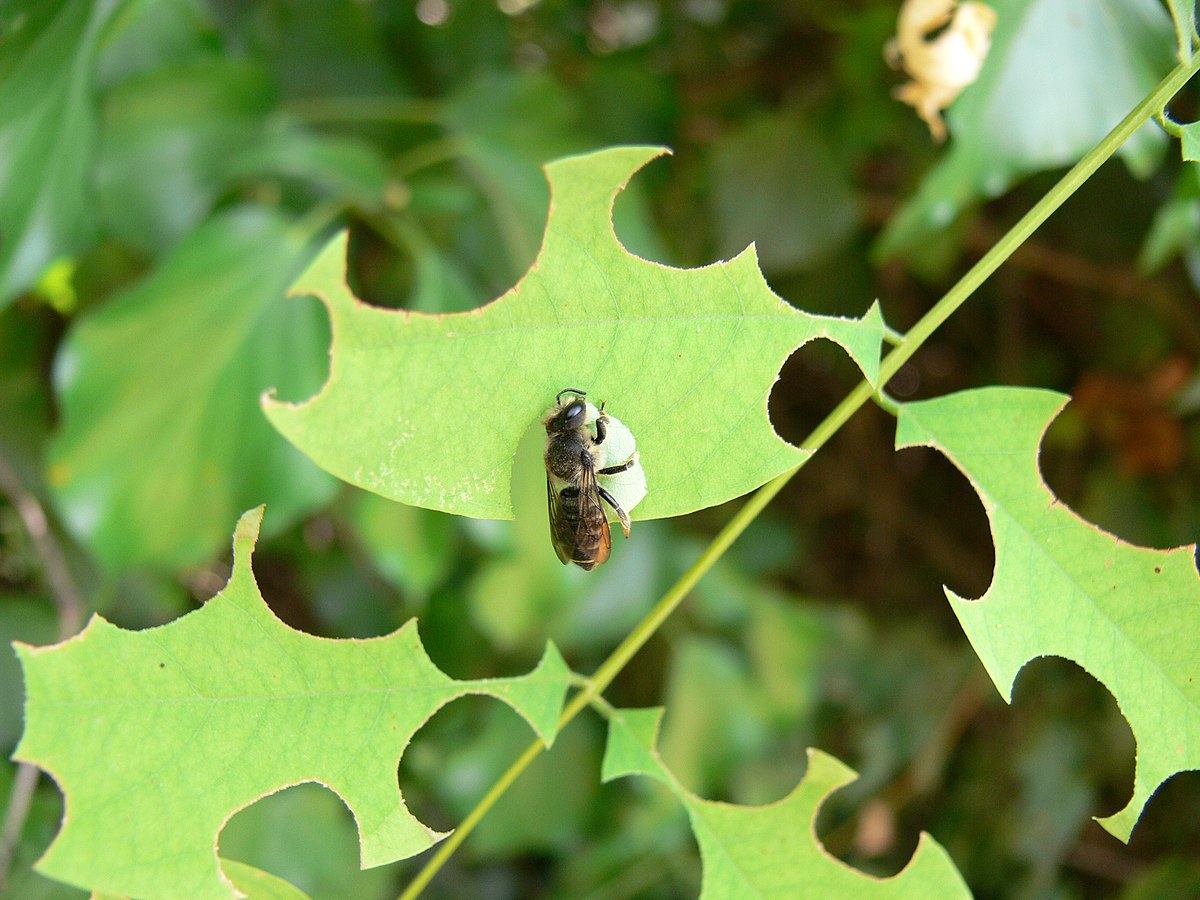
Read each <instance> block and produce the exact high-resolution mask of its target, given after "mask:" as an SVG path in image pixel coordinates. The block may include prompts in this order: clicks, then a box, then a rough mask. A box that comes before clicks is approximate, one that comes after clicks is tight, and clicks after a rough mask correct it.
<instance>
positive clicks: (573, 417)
mask: <svg viewBox="0 0 1200 900" xmlns="http://www.w3.org/2000/svg"><path fill="white" fill-rule="evenodd" d="M564 394H574V395H575V396H573V397H571V396H568V397H567V398H566V399H565V400H564V399H563V395H564ZM586 396H587V394H585V393H584V392H583V391H577V390H574V389H572V388H568V389H567V390H565V391H562V392H560V393H559V395H558V398H557V399H558V406H557V407H556V408H554V409H552V410H551V411H550V415H549V416H548V417H547V418H546V431H548V432H550V433H552V434H558V433H563V432H567V431H574V430H575V429H576V428H580V427H582V426H583V423H584V420H586V419H587V404H586V403H585V402H584V400H583V398H584V397H586Z"/></svg>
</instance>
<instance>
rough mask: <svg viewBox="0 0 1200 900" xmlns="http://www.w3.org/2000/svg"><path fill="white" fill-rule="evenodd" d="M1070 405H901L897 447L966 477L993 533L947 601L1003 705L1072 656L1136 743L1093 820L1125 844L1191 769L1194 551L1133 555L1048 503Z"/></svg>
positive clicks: (1198, 591) (1197, 723) (1197, 590)
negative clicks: (1108, 696) (1045, 453)
mask: <svg viewBox="0 0 1200 900" xmlns="http://www.w3.org/2000/svg"><path fill="white" fill-rule="evenodd" d="M1065 402H1066V398H1065V397H1063V396H1062V395H1061V394H1056V393H1053V392H1050V391H1041V390H1030V389H1016V388H985V389H980V390H974V391H965V392H962V393H958V394H952V395H950V396H947V397H942V398H938V399H936V400H928V401H923V402H920V403H910V404H906V405H905V406H904V407H903V408H902V409H901V414H900V420H899V425H898V428H897V432H896V446H897V447H908V446H914V445H927V446H931V447H935V448H937V449H938V450H940V451H941V452H942V453H944V454H945V455H946V456H947V457H948V458H949V459H950V461H951V462H953V463H954V465H956V466H957V467H958V468H959V469H961V470H962V471H963V473H964V474H965V475H966V476H967V478H968V479H969V480H970V482H971V485H972V487H974V489H975V491H976V493H978V494H979V497H980V499H981V501H982V502H983V505H984V509H985V510H986V512H987V515H988V520H989V521H990V523H991V529H992V536H993V540H994V542H995V545H996V567H995V572H994V575H993V580H992V584H991V587H990V588H989V589H988V591H987V593H986V594H984V596H983V597H981V598H980V599H979V600H975V601H967V600H964V599H962V598H960V597H958V596H956V595H954V594H953V593H952V592H950V591H949V590H947V591H946V594H947V597H948V598H949V599H950V602H951V607H952V608H953V609H954V612H955V614H956V615H957V616H958V619H959V621H960V622H961V623H962V626H963V630H964V631H965V632H966V633H967V637H968V638H969V639H970V641H971V643H972V645H973V646H974V648H975V652H976V653H977V654H978V656H979V658H980V660H981V661H982V662H983V664H984V666H985V667H986V668H987V670H988V673H989V674H990V675H991V677H992V680H993V681H994V682H995V684H996V686H997V688H998V689H999V690H1000V693H1001V694H1002V695H1004V696H1006V697H1008V698H1009V699H1011V696H1012V687H1013V682H1014V680H1015V679H1016V676H1017V673H1018V672H1019V671H1020V670H1021V668H1022V667H1023V666H1024V665H1025V663H1026V662H1028V661H1029V660H1031V659H1034V658H1036V657H1040V656H1061V657H1064V658H1066V659H1070V660H1073V661H1074V662H1076V663H1077V664H1079V665H1080V666H1081V667H1082V668H1084V669H1085V670H1086V671H1087V672H1089V673H1090V674H1091V675H1092V676H1093V677H1095V678H1096V679H1097V680H1098V681H1100V682H1101V683H1102V684H1104V686H1105V687H1107V688H1108V690H1109V691H1110V692H1111V693H1112V694H1113V696H1114V697H1115V698H1116V700H1117V704H1118V705H1119V706H1120V708H1121V712H1122V714H1123V715H1124V716H1125V718H1126V719H1127V720H1128V721H1129V725H1130V727H1131V728H1132V729H1133V733H1134V737H1135V738H1136V740H1137V763H1136V771H1135V775H1134V787H1133V796H1132V798H1131V799H1130V801H1129V804H1128V805H1127V806H1126V807H1125V808H1124V809H1122V810H1121V811H1120V812H1118V813H1116V814H1115V815H1112V816H1109V817H1108V818H1105V819H1100V820H1099V821H1100V824H1101V825H1103V826H1104V827H1105V828H1106V829H1107V830H1108V831H1109V832H1110V833H1112V834H1113V835H1115V836H1117V837H1119V838H1121V839H1122V840H1127V839H1128V837H1129V835H1130V833H1131V832H1132V830H1133V827H1134V825H1135V824H1136V822H1137V819H1138V817H1139V816H1140V815H1141V811H1142V809H1143V807H1144V806H1145V804H1146V801H1147V800H1149V798H1150V796H1151V794H1153V792H1154V791H1155V790H1156V789H1157V788H1158V786H1159V785H1160V784H1161V783H1162V782H1163V781H1165V780H1166V779H1167V778H1169V777H1170V776H1172V775H1173V774H1175V773H1176V772H1181V771H1185V770H1189V769H1197V768H1200V684H1197V680H1198V679H1197V675H1198V674H1200V655H1198V652H1197V648H1198V647H1200V577H1198V575H1197V572H1196V566H1195V562H1194V557H1193V553H1194V548H1192V547H1181V548H1178V549H1175V550H1150V549H1145V548H1141V547H1134V546H1132V545H1130V544H1126V543H1124V542H1122V541H1121V540H1120V539H1118V538H1116V537H1114V536H1113V535H1111V534H1108V533H1106V532H1104V531H1101V530H1100V529H1098V528H1096V527H1095V526H1093V525H1091V524H1089V523H1087V522H1085V521H1083V520H1082V519H1080V518H1079V517H1078V516H1077V515H1075V513H1073V512H1072V511H1071V510H1070V509H1068V508H1067V507H1066V506H1064V505H1062V504H1061V503H1059V502H1058V500H1057V499H1056V498H1055V497H1054V496H1053V494H1051V492H1050V490H1049V489H1048V488H1047V487H1046V485H1045V483H1044V482H1043V481H1042V478H1041V473H1040V471H1039V470H1038V447H1039V445H1040V442H1041V436H1042V434H1043V433H1044V432H1045V429H1046V428H1047V427H1048V426H1049V423H1050V422H1051V421H1052V420H1053V418H1054V417H1055V416H1056V415H1057V414H1058V412H1059V410H1061V409H1062V407H1063V405H1064V403H1065Z"/></svg>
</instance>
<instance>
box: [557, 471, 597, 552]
mask: <svg viewBox="0 0 1200 900" xmlns="http://www.w3.org/2000/svg"><path fill="white" fill-rule="evenodd" d="M558 500H559V507H560V510H561V512H560V515H559V518H558V521H557V523H556V524H557V526H558V533H557V534H556V535H555V537H556V538H557V540H558V543H559V545H560V546H562V547H564V548H567V549H569V550H570V553H571V562H573V563H575V564H576V565H577V566H579V567H580V568H581V569H585V570H588V571H590V570H591V569H593V568H595V566H596V557H597V556H598V555H599V552H600V544H601V542H602V541H603V529H604V519H603V518H602V517H600V516H596V515H591V514H585V513H584V512H583V509H582V506H581V504H580V496H579V488H577V487H565V488H563V489H562V490H561V491H560V492H559V495H558Z"/></svg>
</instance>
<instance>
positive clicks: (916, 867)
mask: <svg viewBox="0 0 1200 900" xmlns="http://www.w3.org/2000/svg"><path fill="white" fill-rule="evenodd" d="M661 716H662V710H660V709H623V710H618V711H616V712H615V713H614V714H613V716H612V718H611V719H610V721H609V731H608V746H607V748H606V749H605V754H604V765H603V768H602V772H603V778H604V780H606V781H609V780H611V779H614V778H619V777H621V776H622V775H630V774H637V775H647V776H650V777H652V778H657V779H658V780H660V781H662V782H664V783H665V784H666V785H667V786H668V787H669V788H670V789H671V791H672V793H674V794H675V796H676V797H678V798H679V801H680V802H681V803H682V804H683V805H684V807H685V808H686V809H687V813H688V818H689V819H690V820H691V823H692V831H693V833H694V834H695V835H696V841H697V843H699V845H700V857H701V860H702V863H703V866H704V877H703V881H702V888H701V894H700V896H701V897H764V898H773V897H779V898H784V897H867V896H871V897H913V898H924V897H969V896H970V893H969V892H968V890H967V887H966V885H965V884H964V883H963V880H962V876H961V875H959V873H958V870H957V869H956V868H955V867H954V863H953V862H951V861H950V857H949V856H948V855H947V854H946V851H945V850H943V849H942V847H941V846H940V845H939V844H938V843H937V841H935V840H933V838H931V837H930V836H929V835H928V834H924V833H922V835H921V839H920V841H919V842H918V844H917V850H916V852H915V853H914V854H913V858H912V859H911V860H910V861H909V863H908V865H907V866H905V867H904V870H903V871H902V872H900V873H899V874H898V875H895V876H893V877H892V878H882V879H881V878H875V877H872V876H870V875H867V874H866V873H864V872H860V871H858V870H856V869H854V868H851V867H850V866H848V865H846V864H845V863H843V862H842V861H841V860H839V859H837V858H835V857H833V856H831V855H830V854H829V853H828V852H827V851H826V850H825V848H824V847H823V846H821V843H820V841H818V840H817V836H816V831H815V824H816V817H817V810H818V808H819V807H820V805H821V803H822V801H824V799H825V798H826V797H827V796H829V794H831V793H832V792H833V791H835V790H837V789H838V788H839V787H841V786H842V785H844V784H848V783H849V782H851V781H853V780H854V777H855V774H854V772H853V771H852V770H851V769H850V768H849V767H847V766H846V765H844V764H843V763H841V762H839V761H838V760H836V759H834V758H833V757H832V756H829V755H828V754H826V753H822V752H821V751H820V750H812V749H810V750H809V751H808V771H807V772H806V773H805V775H804V779H803V780H802V781H801V782H800V784H799V785H797V786H796V788H795V789H794V790H793V791H792V792H791V793H790V794H788V796H786V797H784V798H783V799H782V800H779V801H777V802H775V803H769V804H767V805H765V806H737V805H734V804H731V803H718V802H715V801H712V800H704V799H702V798H700V797H697V796H696V795H695V794H693V793H691V792H690V791H688V790H687V789H686V788H684V787H683V786H682V785H681V784H680V783H679V782H678V781H677V780H676V778H675V776H674V774H672V772H671V771H670V770H669V769H667V767H666V765H665V764H664V763H663V761H662V759H661V758H660V756H659V753H658V749H657V747H656V743H657V739H658V726H659V721H660V719H661Z"/></svg>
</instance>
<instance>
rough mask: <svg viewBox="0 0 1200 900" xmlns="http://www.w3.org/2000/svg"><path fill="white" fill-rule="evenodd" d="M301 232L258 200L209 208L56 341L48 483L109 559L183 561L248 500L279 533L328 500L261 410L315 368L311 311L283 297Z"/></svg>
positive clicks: (317, 475) (302, 254) (200, 550)
mask: <svg viewBox="0 0 1200 900" xmlns="http://www.w3.org/2000/svg"><path fill="white" fill-rule="evenodd" d="M306 237H307V234H301V233H300V232H299V231H298V230H296V229H295V228H292V227H289V225H288V223H287V222H286V221H285V220H284V219H282V218H281V217H280V216H279V215H278V214H276V213H272V212H270V211H268V210H264V209H259V208H255V207H245V208H240V209H236V210H232V211H230V212H227V213H225V214H222V215H221V216H220V217H218V218H215V219H212V220H211V221H209V222H206V223H205V224H204V225H203V226H202V227H200V228H198V229H197V230H196V231H194V232H193V233H191V234H190V235H189V236H188V237H187V239H186V240H184V241H183V242H181V243H180V244H179V245H178V246H177V247H176V248H175V249H174V250H173V251H172V252H171V253H170V255H169V256H167V257H166V258H165V259H164V260H163V261H162V263H161V264H160V265H159V267H158V268H157V269H155V270H154V271H152V272H151V273H150V274H149V275H148V276H147V277H146V278H145V279H144V280H143V281H141V282H140V283H138V284H137V285H135V286H134V287H133V288H132V289H130V290H129V291H128V292H127V293H126V294H124V295H123V296H121V297H118V298H116V299H115V300H113V301H111V302H109V303H107V304H106V305H104V306H103V307H101V308H100V309H99V310H97V311H96V312H95V313H93V314H92V315H90V316H88V317H86V318H84V319H82V320H81V321H79V322H78V324H77V325H76V326H75V328H74V329H73V330H72V331H71V333H70V335H69V336H68V338H67V340H66V342H65V344H64V346H63V347H62V349H61V350H60V352H59V355H58V358H57V359H56V361H55V375H56V382H57V384H56V387H57V389H58V396H59V400H60V403H61V405H62V411H63V416H64V421H63V427H62V430H61V431H59V433H58V434H57V435H56V436H55V438H54V440H53V442H52V445H51V448H50V468H49V479H48V480H49V482H50V484H51V487H52V489H53V491H54V494H55V500H56V502H57V505H58V508H59V510H60V511H61V512H62V514H63V516H64V517H65V519H66V521H67V523H68V525H69V526H70V527H71V530H72V531H73V532H74V533H75V534H76V535H78V536H79V537H80V538H81V539H82V540H84V541H85V542H86V543H87V544H88V545H89V547H90V548H91V550H92V552H93V553H95V555H96V556H97V557H98V558H99V559H100V561H101V562H102V563H104V564H105V565H106V566H108V567H109V568H111V569H119V568H121V567H125V566H131V565H135V564H142V563H150V564H157V565H165V566H179V565H185V564H188V563H194V562H197V561H199V560H203V559H206V558H207V557H208V556H209V555H210V554H212V553H213V552H215V551H216V549H217V548H218V547H219V545H220V542H221V535H222V534H223V533H225V530H226V529H227V528H228V523H229V521H231V520H232V519H233V518H234V517H235V516H237V515H238V513H239V511H240V510H242V509H245V508H246V507H248V506H251V505H253V504H256V503H263V502H267V503H271V504H273V506H272V509H273V510H274V511H275V513H276V515H275V516H274V519H275V522H274V523H273V524H274V526H275V528H277V529H278V528H282V527H284V526H286V525H287V524H289V523H291V522H293V521H295V519H296V518H298V517H299V516H301V515H303V514H305V513H307V512H309V511H310V510H312V509H315V508H316V507H318V506H321V505H323V504H324V503H326V502H328V500H329V499H330V498H331V497H332V495H333V492H334V490H335V489H336V485H335V483H334V482H333V481H332V480H331V479H330V478H328V477H327V476H326V475H325V474H324V473H322V472H321V471H319V470H318V469H317V468H316V467H315V466H313V465H312V463H310V462H309V461H308V460H307V459H305V458H304V457H303V456H302V455H301V454H299V453H297V452H296V450H295V449H294V448H292V447H291V446H289V445H288V444H287V442H286V441H284V440H282V439H281V438H280V437H279V435H278V434H277V433H276V432H275V431H274V430H273V429H272V428H271V427H270V425H269V424H268V423H267V422H266V420H265V419H264V418H263V416H262V412H261V410H260V409H259V405H258V394H259V393H260V392H261V391H262V390H263V389H264V388H265V387H267V386H268V385H270V384H279V383H280V380H281V379H286V380H287V381H288V383H289V388H288V390H289V391H295V392H296V394H297V395H299V396H304V395H305V393H307V392H308V391H311V390H313V389H314V387H315V386H316V384H318V383H319V382H320V379H321V375H322V373H323V370H324V367H325V352H324V347H325V343H326V341H327V335H328V331H327V324H326V322H325V318H324V316H323V314H322V312H321V309H320V308H319V307H318V306H317V305H316V304H312V303H308V304H297V303H295V302H294V301H287V300H285V299H284V297H283V292H284V290H285V288H286V286H287V284H288V282H289V281H290V280H291V279H292V278H293V277H294V275H295V273H296V271H297V270H298V269H299V268H300V267H301V266H302V265H303V264H304V260H305V258H306V249H305V238H306Z"/></svg>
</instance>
